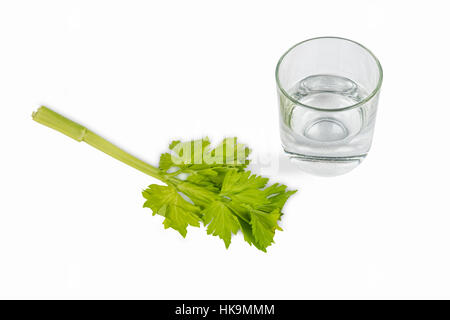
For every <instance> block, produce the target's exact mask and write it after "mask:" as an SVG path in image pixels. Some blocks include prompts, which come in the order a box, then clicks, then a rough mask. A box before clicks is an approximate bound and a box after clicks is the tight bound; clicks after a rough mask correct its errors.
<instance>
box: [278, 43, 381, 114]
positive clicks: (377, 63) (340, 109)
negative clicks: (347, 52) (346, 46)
mask: <svg viewBox="0 0 450 320" xmlns="http://www.w3.org/2000/svg"><path fill="white" fill-rule="evenodd" d="M319 39H338V40H344V41H349V42H352V43H354V44H356V45H358V46H360V47H361V48H363V49H364V50H365V51H367V52H368V53H369V54H370V55H371V56H372V58H373V59H374V60H375V63H376V65H377V66H378V73H379V77H378V82H377V86H376V87H375V89H373V90H372V92H371V93H370V94H369V95H367V97H365V98H364V99H362V100H361V101H359V102H357V103H355V104H352V105H349V106H346V107H342V108H335V109H324V108H319V107H314V106H311V105H307V104H303V103H301V102H299V101H297V100H296V99H294V98H292V97H291V95H290V94H288V93H287V92H286V90H284V88H283V87H282V86H281V83H280V79H279V77H278V74H279V69H280V65H281V63H282V62H283V60H284V58H285V57H286V56H287V54H288V53H290V52H291V51H292V50H294V49H295V48H296V47H298V46H300V45H302V44H304V43H305V42H309V41H313V40H319ZM275 79H276V82H277V87H278V89H279V90H280V91H281V93H283V95H284V96H286V97H287V98H288V99H289V100H291V101H292V102H293V103H294V104H296V105H300V106H302V107H305V108H309V109H313V110H318V111H328V112H329V111H343V110H349V109H353V108H357V107H359V106H361V105H363V104H365V103H367V102H368V101H370V100H371V99H372V98H373V97H374V96H375V95H376V94H377V93H378V92H379V91H380V88H381V84H382V82H383V68H382V67H381V64H380V61H379V60H378V58H377V57H376V56H375V55H374V54H373V53H372V51H370V50H369V49H367V48H366V47H365V46H363V45H362V44H360V43H358V42H356V41H353V40H350V39H347V38H342V37H332V36H325V37H315V38H311V39H307V40H303V41H301V42H299V43H297V44H295V45H293V46H292V47H290V48H289V49H288V50H287V51H286V52H285V53H284V54H283V55H282V56H281V57H280V59H279V60H278V63H277V67H276V69H275Z"/></svg>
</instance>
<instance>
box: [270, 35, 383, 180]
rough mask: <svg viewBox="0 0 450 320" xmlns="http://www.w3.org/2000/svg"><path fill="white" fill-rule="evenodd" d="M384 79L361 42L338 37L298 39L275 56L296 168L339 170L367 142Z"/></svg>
mask: <svg viewBox="0 0 450 320" xmlns="http://www.w3.org/2000/svg"><path fill="white" fill-rule="evenodd" d="M382 79H383V71H382V68H381V65H380V62H379V61H378V59H377V58H376V57H375V55H374V54H373V53H372V52H370V51H369V50H368V49H367V48H365V47H364V46H362V45H361V44H359V43H357V42H355V41H352V40H348V39H344V38H337V37H320V38H314V39H309V40H306V41H303V42H300V43H298V44H296V45H295V46H293V47H292V48H290V49H289V50H288V51H287V52H286V53H285V54H284V55H283V56H282V57H281V58H280V60H279V61H278V64H277V68H276V82H277V91H278V98H279V108H280V133H281V143H282V145H283V148H284V151H285V152H286V154H287V155H288V156H289V157H290V158H291V160H292V161H293V162H294V163H296V164H297V165H298V166H299V167H300V169H302V170H304V171H306V172H309V173H312V174H316V175H322V176H335V175H340V174H344V173H346V172H348V171H350V170H352V169H354V168H355V167H356V166H358V165H359V164H360V163H361V161H362V160H363V159H364V158H365V157H366V155H367V153H368V152H369V149H370V145H371V143H372V136H373V132H374V127H375V117H376V112H377V105H378V96H379V93H380V87H381V83H382Z"/></svg>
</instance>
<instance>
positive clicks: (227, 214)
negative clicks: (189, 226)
mask: <svg viewBox="0 0 450 320" xmlns="http://www.w3.org/2000/svg"><path fill="white" fill-rule="evenodd" d="M202 214H203V221H204V223H205V225H208V228H207V233H208V234H212V235H214V236H219V238H220V239H222V240H223V242H224V243H225V247H226V248H227V249H228V247H229V246H230V243H231V236H232V235H233V234H236V233H237V232H238V230H239V229H240V224H239V220H238V219H237V217H236V216H234V215H233V213H232V212H231V210H230V209H229V208H228V207H227V206H226V205H225V204H224V203H223V202H221V201H214V202H212V203H211V204H210V205H209V206H208V207H207V208H206V209H204V210H203V211H202Z"/></svg>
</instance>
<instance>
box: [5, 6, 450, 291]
mask: <svg viewBox="0 0 450 320" xmlns="http://www.w3.org/2000/svg"><path fill="white" fill-rule="evenodd" d="M448 14H449V8H448V7H447V6H446V1H421V2H418V1H392V0H390V1H361V0H357V1H343V0H341V1H242V0H241V1H230V0H228V1H210V0H209V1H194V0H190V1H182V0H180V1H174V0H172V1H170V0H169V1H80V0H78V1H4V0H3V1H1V2H0V106H1V113H0V136H1V138H0V139H1V140H0V141H1V151H0V154H1V157H0V298H139V299H140V298H152V299H158V298H161V299H162V298H168V299H170V298H172V299H175V298H190V299H197V298H211V299H215V298H235V299H240V298H255V299H256V298H267V299H272V298H275V299H277V298H289V299H290V298H308V299H309V298H311V299H313V298H344V299H347V298H363V299H365V298H450V272H449V270H450V255H449V253H450V250H449V246H450V210H449V209H450V205H449V196H450V195H449V186H448V181H449V178H450V174H449V156H450V154H449V149H448V147H449V137H450V135H449V118H450V105H449V89H448V88H449V77H448V75H449V74H450V59H449V57H450V44H449V43H450V42H449V30H450V20H449V16H448ZM322 35H335V36H342V37H347V38H350V39H353V40H356V41H359V42H361V43H363V44H364V45H366V46H367V47H368V48H370V49H371V50H372V51H373V52H374V53H375V54H376V55H377V56H378V58H379V59H380V61H381V64H382V65H383V68H384V72H385V80H384V83H383V87H382V91H381V97H380V103H379V113H378V118H377V125H376V130H375V137H374V143H373V145H372V149H371V151H370V154H369V157H368V158H367V159H366V160H365V161H364V163H363V164H362V165H361V166H359V167H358V168H357V169H355V170H354V171H352V172H351V173H349V174H346V175H344V176H340V177H336V178H320V177H313V176H308V175H305V174H303V173H301V172H299V171H297V170H296V169H293V168H292V166H291V165H290V164H289V162H287V161H286V160H285V159H284V158H282V157H281V158H279V155H280V154H281V147H280V142H279V135H278V113H277V98H276V92H275V80H274V69H275V64H276V62H277V60H278V58H279V57H280V56H281V54H282V53H283V52H284V51H285V50H286V49H288V48H289V47H290V46H292V45H293V44H295V43H297V42H299V41H301V40H304V39H308V38H311V37H315V36H322ZM40 104H45V105H47V106H49V107H52V108H54V109H55V110H57V111H59V112H61V113H63V114H65V115H67V116H70V117H71V118H73V119H75V120H77V121H80V122H82V123H83V124H84V125H86V126H87V127H89V128H92V129H93V130H95V131H96V132H97V133H99V134H101V135H103V136H105V137H107V138H110V139H111V140H112V141H113V142H115V143H117V144H119V145H120V146H123V147H124V148H125V149H126V150H128V151H130V152H132V153H133V154H135V155H137V156H139V157H141V158H143V159H145V160H147V161H149V162H151V163H154V164H156V163H157V160H158V157H159V154H160V153H161V152H163V151H165V150H166V146H167V143H168V142H169V141H170V140H171V139H173V138H184V139H189V138H198V137H201V136H204V135H209V136H210V137H211V138H212V139H213V140H214V141H216V142H217V141H218V140H219V139H220V138H221V137H224V136H229V135H237V136H239V138H240V139H241V140H242V141H244V142H246V143H248V144H249V145H250V146H251V147H252V148H253V150H254V154H253V156H254V157H255V158H256V159H258V158H259V159H260V160H261V159H262V161H265V163H266V165H259V166H256V168H255V169H256V170H258V171H259V172H261V173H263V174H266V175H269V176H270V177H272V178H273V179H274V181H281V182H284V183H286V184H287V185H289V186H290V187H291V188H299V189H300V191H299V193H297V194H296V195H295V196H293V197H292V198H291V199H290V200H289V202H288V203H287V205H286V207H285V210H284V211H285V213H286V214H285V215H284V217H283V219H282V223H281V224H282V227H283V228H284V231H283V232H278V233H277V235H276V237H275V241H276V244H275V245H273V246H272V247H269V249H268V253H267V254H265V253H263V252H260V251H258V250H256V249H255V248H254V247H250V246H249V245H248V244H247V243H245V242H244V241H243V239H242V236H241V235H238V236H236V237H235V238H233V241H232V244H231V246H230V248H229V250H225V247H224V245H223V243H222V242H221V240H220V239H219V238H217V237H212V236H208V235H206V232H205V230H204V228H200V229H197V228H189V231H188V235H187V238H186V239H183V238H182V237H181V236H180V235H179V234H178V233H177V232H175V231H173V230H164V228H163V225H162V219H161V217H156V216H155V217H153V216H152V215H151V214H150V210H149V209H144V208H142V204H143V198H142V196H141V190H142V189H143V188H145V187H146V186H147V185H149V184H151V183H155V182H156V180H154V179H153V178H150V177H147V176H145V175H144V174H142V173H140V172H138V171H136V170H134V169H132V168H129V167H127V166H125V165H123V164H121V163H119V162H118V161H116V160H114V159H111V158H109V157H108V156H106V155H104V154H103V153H101V152H98V151H96V150H94V149H92V148H91V147H89V146H88V145H86V144H82V143H77V142H75V141H73V140H71V139H69V138H67V137H65V136H63V135H61V134H59V133H57V132H55V131H53V130H50V129H48V128H45V127H43V126H40V125H39V124H37V123H35V122H33V121H32V120H31V112H32V111H33V110H34V109H35V108H36V106H37V105H40ZM278 159H281V160H280V162H278V161H276V160H278ZM260 163H261V161H260ZM277 164H278V165H277Z"/></svg>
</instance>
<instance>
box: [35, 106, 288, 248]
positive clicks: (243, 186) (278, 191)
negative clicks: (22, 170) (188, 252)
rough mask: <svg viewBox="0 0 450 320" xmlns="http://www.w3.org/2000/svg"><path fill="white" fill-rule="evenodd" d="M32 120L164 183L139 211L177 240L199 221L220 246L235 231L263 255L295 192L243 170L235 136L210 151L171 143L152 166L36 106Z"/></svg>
mask: <svg viewBox="0 0 450 320" xmlns="http://www.w3.org/2000/svg"><path fill="white" fill-rule="evenodd" d="M33 119H34V120H35V121H37V122H39V123H41V124H43V125H45V126H48V127H50V128H53V129H55V130H57V131H59V132H61V133H63V134H65V135H67V136H69V137H71V138H73V139H75V140H77V141H79V142H81V141H84V142H86V143H87V144H89V145H91V146H93V147H94V148H96V149H99V150H100V151H103V152H104V153H106V154H108V155H110V156H111V157H113V158H116V159H117V160H119V161H122V162H123V163H125V164H127V165H129V166H131V167H133V168H135V169H137V170H139V171H141V172H143V173H145V174H148V175H149V176H151V177H153V178H156V179H158V180H160V181H161V182H163V183H165V184H166V185H158V184H151V185H150V186H149V187H148V188H147V189H145V190H144V191H143V192H142V194H143V196H144V198H145V199H146V201H145V203H144V207H147V208H150V209H151V210H152V211H153V215H156V214H158V215H161V216H163V217H164V221H163V224H164V227H165V228H166V229H167V228H173V229H175V230H177V231H178V232H179V233H180V234H181V235H182V236H183V237H185V236H186V233H187V227H188V226H193V227H199V226H200V223H203V224H204V225H205V226H207V233H208V234H212V235H214V236H219V237H220V238H221V239H222V240H223V241H224V243H225V246H226V248H228V247H229V245H230V243H231V237H232V235H233V234H236V233H237V232H238V231H239V230H241V232H242V233H243V235H244V239H245V241H247V242H248V243H249V244H250V245H252V244H253V245H254V246H255V247H256V248H258V249H260V250H262V251H264V252H266V248H267V247H268V246H270V245H271V244H272V243H273V237H274V235H275V231H276V230H281V228H280V227H279V225H278V221H279V220H280V217H281V215H282V213H281V210H282V208H283V206H284V204H285V202H286V200H287V199H288V198H289V197H290V196H291V195H292V194H293V193H295V192H296V191H295V190H294V191H288V190H287V189H286V186H285V185H282V184H278V183H275V184H272V185H269V186H267V182H268V179H267V178H263V177H261V176H257V175H254V174H251V172H250V171H248V170H247V171H246V170H245V168H246V166H247V165H248V163H249V159H248V155H249V153H250V150H249V148H247V147H246V146H245V145H243V144H240V143H238V142H237V139H236V138H226V139H224V140H223V141H222V142H221V143H219V144H218V145H217V146H216V147H215V148H212V147H211V145H210V142H209V140H208V139H207V138H206V139H201V140H194V141H188V142H181V141H173V142H172V143H171V144H170V145H169V149H170V151H169V152H168V153H163V154H162V155H161V157H160V161H159V167H158V168H157V167H154V166H152V165H150V164H147V163H145V162H144V161H142V160H139V159H137V158H136V157H134V156H132V155H130V154H128V153H127V152H125V151H123V150H122V149H120V148H119V147H117V146H115V145H114V144H112V143H111V142H109V141H107V140H105V139H104V138H102V137H100V136H99V135H97V134H95V133H94V132H92V131H90V130H89V129H87V128H85V127H84V126H82V125H80V124H78V123H76V122H73V121H72V120H69V119H67V118H65V117H63V116H62V115H60V114H58V113H56V112H55V111H52V110H50V109H49V108H46V107H40V108H39V109H38V110H37V111H36V112H34V113H33Z"/></svg>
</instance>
